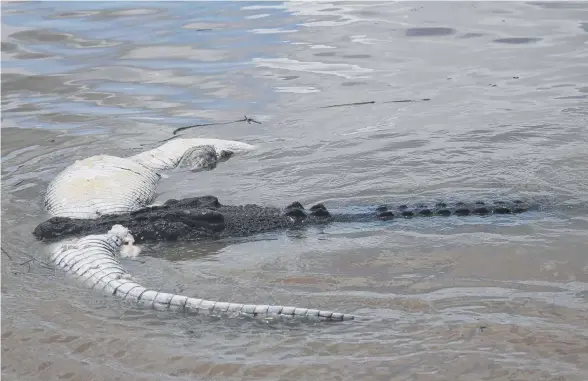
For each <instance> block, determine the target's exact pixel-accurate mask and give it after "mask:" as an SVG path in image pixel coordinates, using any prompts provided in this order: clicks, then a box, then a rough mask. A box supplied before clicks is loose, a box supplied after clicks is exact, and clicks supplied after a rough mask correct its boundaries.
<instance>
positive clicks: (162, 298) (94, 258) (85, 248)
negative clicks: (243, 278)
mask: <svg viewBox="0 0 588 381" xmlns="http://www.w3.org/2000/svg"><path fill="white" fill-rule="evenodd" d="M132 243H133V237H132V235H131V234H130V233H129V232H128V229H126V228H124V227H123V226H121V225H115V226H113V228H112V229H111V230H110V231H109V232H108V233H107V234H100V235H89V236H85V237H83V238H80V239H76V240H72V241H69V242H64V243H59V244H57V245H56V247H55V248H54V249H53V250H52V253H51V260H52V261H53V262H54V264H55V265H56V266H57V267H59V268H61V269H63V270H64V271H66V272H67V273H68V274H69V275H70V276H74V277H76V278H77V279H78V280H79V281H81V282H83V283H84V284H85V286H86V287H89V288H92V289H95V290H98V291H102V292H104V293H107V294H112V295H116V296H118V297H120V298H123V299H125V300H129V301H132V302H135V303H137V304H139V305H146V306H149V307H152V308H154V309H156V310H170V311H180V312H186V313H192V314H202V313H208V314H231V315H232V314H238V315H240V314H244V315H249V316H256V317H268V316H285V317H295V318H297V317H304V318H318V319H321V320H337V321H343V320H353V319H354V317H353V316H352V315H349V314H343V313H338V312H332V311H322V310H317V309H309V308H299V307H290V306H279V305H255V304H241V303H229V302H218V301H213V300H205V299H199V298H193V297H188V296H183V295H176V294H170V293H165V292H160V291H155V290H151V289H148V288H146V287H143V286H141V285H140V284H138V283H136V282H134V281H133V280H131V279H130V274H129V273H127V272H126V271H125V269H124V268H123V267H122V265H121V263H120V262H119V260H118V258H117V253H118V252H119V251H120V250H121V248H122V247H124V246H123V245H125V244H131V245H132Z"/></svg>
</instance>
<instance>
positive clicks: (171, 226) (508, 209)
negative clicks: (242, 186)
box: [33, 196, 529, 243]
mask: <svg viewBox="0 0 588 381" xmlns="http://www.w3.org/2000/svg"><path fill="white" fill-rule="evenodd" d="M528 209H529V206H528V205H526V204H525V203H524V202H522V201H520V200H514V201H509V202H504V201H495V202H491V203H488V202H486V203H485V202H482V201H478V202H474V203H463V202H457V203H453V204H449V203H444V202H439V203H435V204H430V205H426V204H415V205H399V206H389V205H381V206H378V207H377V208H374V210H373V212H368V213H347V214H345V213H340V214H339V213H337V214H332V213H330V212H329V211H328V210H327V208H326V207H325V206H324V205H323V204H317V205H314V206H312V207H311V208H309V209H308V210H307V209H305V208H304V207H303V206H302V205H301V204H300V203H299V202H294V203H292V204H290V205H289V206H287V207H286V208H284V209H279V208H276V207H265V206H260V205H254V204H251V205H238V206H235V205H221V204H220V203H219V202H218V199H217V198H216V197H214V196H204V197H193V198H186V199H182V200H169V201H167V202H166V203H165V204H164V205H162V206H154V207H147V208H143V209H140V210H137V211H134V212H131V213H126V214H120V215H105V216H102V217H100V218H98V219H91V220H89V219H73V218H65V217H53V218H51V219H49V220H47V221H45V222H43V223H41V224H40V225H38V226H37V227H36V228H35V231H34V232H33V234H34V235H35V236H36V237H37V238H38V239H42V240H56V239H63V238H67V237H70V236H80V235H88V234H102V233H105V232H107V231H108V230H110V229H111V228H112V226H113V225H115V224H120V225H123V226H125V227H126V228H128V229H129V230H130V231H131V233H132V234H133V236H134V237H135V241H136V242H137V243H140V242H147V241H194V240H196V241H197V240H215V239H221V238H229V237H247V236H252V235H255V234H259V233H265V232H271V231H279V230H286V229H290V228H295V227H303V226H310V225H318V224H327V223H330V222H369V221H377V220H392V219H398V218H412V217H433V216H440V217H442V216H452V215H455V216H468V215H491V214H515V213H522V212H525V211H527V210H528Z"/></svg>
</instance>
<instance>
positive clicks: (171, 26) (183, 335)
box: [2, 2, 588, 381]
mask: <svg viewBox="0 0 588 381" xmlns="http://www.w3.org/2000/svg"><path fill="white" fill-rule="evenodd" d="M587 19H588V6H587V5H586V4H584V3H580V2H574V3H561V2H558V3H522V2H516V3H515V2H513V3H507V2H504V3H499V2H487V3H480V2H476V3H467V2H453V3H436V2H435V3H433V2H426V3H412V2H390V3H384V2H379V3H368V2H356V3H353V2H342V3H332V4H331V3H325V2H320V3H316V4H314V3H310V2H304V3H268V2H259V3H246V2H209V3H207V2H177V3H176V2H166V3H157V2H146V3H139V2H128V3H124V2H105V3H97V2H60V3H52V2H43V3H28V2H22V3H20V2H15V3H3V4H2V248H3V249H4V250H5V252H6V253H3V254H2V268H3V272H2V375H3V378H5V379H6V380H62V379H65V380H90V379H96V380H117V379H119V380H122V379H125V380H191V379H217V380H227V379H265V380H275V379H280V380H300V379H313V380H315V379H321V378H323V379H329V380H331V379H333V380H336V379H338V380H391V379H393V380H406V379H415V380H448V379H451V380H513V379H521V380H558V381H560V380H585V379H587V378H588V367H587V366H586V364H588V323H587V321H588V256H587V255H586V253H588V234H587V231H588V197H587V195H586V189H587V186H588V180H587V179H588V159H587V156H586V152H587V149H588V132H587V129H586V127H587V125H588V123H587V122H588V108H587V107H586V105H587V104H588V103H587V97H588V76H587V74H586V73H588V71H587V70H588V64H587V62H588V50H587V44H588V29H587V27H586V25H587V24H586V20H587ZM423 98H427V99H430V100H429V101H422V102H410V103H384V102H386V101H393V100H403V99H423ZM369 101H375V103H371V104H364V105H358V106H348V107H334V108H321V107H323V106H329V105H336V104H342V103H353V102H369ZM243 115H247V116H249V117H253V118H255V119H256V120H258V121H261V122H262V123H261V124H256V123H251V124H247V123H243V122H241V123H233V124H223V125H211V126H205V127H200V128H194V129H190V130H186V131H183V132H182V133H181V134H182V136H185V137H215V138H223V139H235V140H241V141H246V142H249V143H251V144H254V145H256V147H257V148H256V150H255V151H253V152H250V153H247V154H245V155H241V156H239V157H235V158H233V159H231V160H229V161H228V162H226V163H223V164H222V165H220V166H219V167H218V168H216V169H215V170H213V171H211V172H206V173H198V174H196V175H193V176H185V175H180V174H171V175H170V178H168V179H166V180H165V181H164V182H162V184H161V186H160V188H159V189H158V191H159V194H158V200H166V199H169V198H172V197H173V198H178V197H188V196H194V195H204V194H214V195H216V196H217V197H219V199H220V201H221V202H222V203H226V204H235V203H238V204H242V203H260V204H272V205H278V206H283V205H287V204H288V203H290V202H292V201H294V200H298V201H300V202H302V203H303V204H311V203H316V202H323V203H325V204H326V205H327V206H328V207H330V208H349V207H358V208H362V207H366V206H368V205H375V204H379V203H383V202H392V203H403V202H406V201H411V200H417V199H418V200H434V199H438V198H452V199H454V198H462V199H468V200H470V199H474V198H501V197H503V198H541V199H544V200H548V203H547V204H548V206H549V207H548V208H545V210H541V211H538V212H534V213H529V214H527V215H519V216H516V217H515V216H506V217H498V216H496V217H490V218H479V217H469V218H463V219H457V218H449V219H420V220H417V219H414V220H405V221H397V222H394V223H391V224H387V225H382V224H372V225H369V226H368V225H366V226H359V225H334V226H330V227H327V228H325V229H309V230H307V231H302V232H296V233H284V234H275V235H269V236H265V237H260V239H254V240H247V241H244V242H216V243H209V244H198V245H195V244H176V245H164V244H160V245H154V246H149V247H146V249H145V251H144V255H143V256H142V257H141V258H140V260H136V261H125V262H124V265H125V266H126V267H127V268H128V269H129V271H130V272H131V273H132V274H134V275H135V276H136V278H137V279H138V280H139V281H141V282H142V283H144V284H146V285H150V286H153V287H160V288H162V289H165V290H166V291H169V292H181V293H183V294H185V295H195V296H199V297H207V298H215V299H219V300H231V301H235V302H237V301H246V302H251V303H279V304H286V305H300V306H308V307H320V308H323V309H332V310H337V311H342V312H347V313H353V314H356V315H357V316H358V317H359V319H358V320H357V321H355V322H350V323H344V324H310V323H290V324H282V323H281V324H277V323H272V324H268V323H264V322H258V321H251V320H248V319H237V320H230V319H212V318H206V317H184V316H181V315H178V314H169V313H157V312H153V311H148V310H142V309H138V308H132V307H130V306H128V305H125V304H122V303H119V302H118V301H116V300H113V299H112V298H109V297H104V298H103V297H101V296H98V295H96V294H94V293H92V292H90V291H87V290H82V289H80V288H79V287H78V286H77V285H76V284H74V283H72V282H70V281H68V279H67V278H66V277H65V276H64V275H63V274H62V273H61V272H57V271H54V270H51V269H50V268H49V269H47V268H44V267H43V266H42V265H41V264H39V263H38V261H41V260H43V252H42V250H43V248H44V246H43V245H41V244H40V243H38V242H36V241H35V240H34V239H33V237H32V235H31V231H32V230H33V228H34V227H35V226H36V225H37V224H38V223H39V222H41V221H43V220H44V219H46V218H47V216H46V214H45V212H44V211H43V202H42V200H43V194H44V191H45V188H46V186H47V184H48V182H49V181H50V180H51V179H52V178H53V177H54V176H55V175H56V174H57V173H59V171H61V170H62V169H64V168H65V167H67V166H68V165H70V164H71V163H73V161H74V160H76V159H81V158H84V157H87V156H90V155H94V154H99V153H108V154H113V155H127V154H131V153H134V152H137V151H140V150H144V149H147V148H150V147H153V146H155V145H157V144H158V142H159V141H161V140H163V139H167V138H169V137H171V136H172V132H173V131H174V129H176V128H178V127H181V126H185V125H190V124H197V123H206V122H227V121H234V120H239V119H242V118H243ZM31 255H32V256H33V257H32V258H36V259H37V261H35V262H29V263H24V264H21V263H23V262H27V261H29V260H30V258H31V257H30V256H31ZM8 256H10V258H9V257H8Z"/></svg>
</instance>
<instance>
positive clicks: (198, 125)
mask: <svg viewBox="0 0 588 381" xmlns="http://www.w3.org/2000/svg"><path fill="white" fill-rule="evenodd" d="M239 122H247V123H248V124H251V123H257V124H261V122H258V121H257V120H255V119H252V118H249V117H248V116H247V115H245V117H244V118H243V119H239V120H233V121H230V122H216V123H202V124H193V125H191V126H185V127H180V128H176V129H175V130H174V132H173V134H174V135H176V134H177V133H178V132H180V131H184V130H187V129H189V128H194V127H206V126H222V125H225V124H231V123H239Z"/></svg>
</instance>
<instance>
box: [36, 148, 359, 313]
mask: <svg viewBox="0 0 588 381" xmlns="http://www.w3.org/2000/svg"><path fill="white" fill-rule="evenodd" d="M253 148H254V147H253V146H252V145H249V144H247V143H243V142H238V141H231V140H219V139H183V138H178V139H174V140H171V141H168V142H167V143H165V144H163V145H161V146H159V147H157V148H154V149H152V150H148V151H145V152H141V153H139V154H137V155H133V156H129V157H117V156H109V155H97V156H92V157H89V158H86V159H83V160H78V161H76V162H75V163H74V164H72V165H70V166H69V167H67V168H65V169H64V170H63V171H62V172H61V173H59V174H58V175H57V176H56V177H55V178H54V179H53V180H52V181H51V182H50V183H49V185H48V187H47V192H46V194H45V200H44V203H45V208H46V210H47V211H48V212H49V214H50V215H51V216H52V219H50V220H49V221H51V222H50V223H49V224H50V225H55V226H59V225H60V222H59V221H62V222H65V221H74V224H76V223H77V226H96V228H90V229H82V230H81V231H79V232H78V233H81V236H80V237H65V236H66V234H61V237H60V238H62V239H61V240H59V241H58V242H53V243H51V244H50V245H49V250H48V251H49V256H50V258H51V260H52V262H53V263H54V264H55V266H57V267H58V268H61V269H63V270H64V271H65V272H66V273H67V274H68V275H70V276H71V277H72V278H74V279H77V280H78V281H80V282H81V283H82V284H84V285H85V286H86V287H89V288H92V289H94V290H98V291H102V292H105V293H107V294H110V295H114V296H118V297H119V298H122V299H124V300H130V301H132V302H135V303H137V304H140V305H147V306H149V307H152V308H155V309H163V310H176V311H181V312H186V313H197V314H202V313H209V314H229V315H235V314H236V315H239V316H241V315H246V316H253V317H272V318H278V317H279V318H282V317H283V318H295V317H296V318H309V319H319V320H329V321H345V320H353V319H354V316H353V315H350V314H344V313H340V312H332V311H326V310H319V309H312V308H301V307H290V306H281V305H264V304H261V305H256V304H242V303H232V302H219V301H212V300H204V299H200V298H196V297H189V296H183V295H176V294H171V293H166V292H161V291H156V290H152V289H150V288H148V287H144V286H142V285H140V284H138V283H136V282H135V281H134V280H133V278H132V276H131V275H130V274H129V273H128V272H127V271H126V270H125V269H124V267H123V266H122V263H121V261H120V258H122V257H135V256H137V255H138V254H139V253H140V248H139V247H138V246H136V245H135V243H136V242H135V241H136V239H139V240H140V239H143V240H144V239H146V238H148V237H149V234H151V235H152V236H153V235H155V236H156V235H157V234H163V235H166V234H168V233H169V234H176V233H174V232H176V231H178V227H179V226H180V224H177V223H175V222H174V221H173V219H174V218H176V219H177V218H178V217H180V216H181V215H182V214H181V213H175V214H170V213H169V212H168V211H165V212H163V214H161V216H162V218H161V219H159V222H157V223H155V224H152V225H151V227H152V230H151V231H150V232H149V231H148V230H146V231H145V232H144V233H141V232H140V231H139V230H137V229H138V227H139V226H141V223H140V222H141V215H142V213H143V212H144V211H146V210H154V211H156V210H157V207H154V208H151V209H149V208H148V209H145V208H146V207H148V206H149V205H150V204H151V203H152V202H153V200H154V198H155V191H156V187H157V184H158V183H159V181H160V180H161V178H162V175H161V172H163V171H166V170H175V169H180V170H188V171H193V172H197V171H201V170H211V169H213V168H215V167H216V165H217V163H219V162H222V161H225V160H227V159H229V158H230V157H232V156H233V155H235V154H239V153H242V152H247V151H250V150H252V149H253ZM217 201H218V200H217ZM170 204H174V203H173V202H171V203H168V205H166V206H170ZM176 204H180V205H181V202H177V203H176ZM178 206H179V205H178ZM164 208H165V206H164ZM221 209H222V208H221ZM246 209H247V208H246ZM223 211H224V210H223ZM205 213H206V215H205V218H204V219H202V221H203V222H204V225H206V226H207V227H206V228H207V229H208V228H210V227H211V226H212V225H215V224H216V222H217V221H220V222H222V221H223V220H224V218H223V219H219V212H218V211H212V210H210V211H208V212H205ZM215 213H216V214H215ZM156 215H157V214H156ZM164 215H165V217H164ZM235 215H239V214H238V213H235ZM117 216H120V218H121V221H120V222H123V224H124V225H129V226H130V227H132V229H133V232H131V231H130V229H129V227H127V226H124V225H123V224H121V223H117V222H114V219H116V218H117ZM243 216H244V215H242V217H243ZM125 217H127V218H125ZM135 217H136V218H135ZM170 219H172V220H171V221H170ZM184 220H186V219H184ZM188 220H189V219H188ZM82 221H83V222H82ZM101 221H104V222H105V223H104V224H101ZM84 223H85V224H86V225H84ZM162 224H163V228H162V230H161V232H159V233H158V231H159V227H160V226H161V225H162ZM41 225H43V224H41ZM107 225H108V229H106V228H105V229H103V228H104V227H106V226H107ZM204 225H203V226H204ZM44 226H47V225H44ZM165 226H169V227H170V228H169V229H167V228H166V227H165ZM166 229H167V230H166ZM66 230H67V229H66ZM40 231H43V228H38V229H35V232H36V233H35V234H39V232H40ZM47 231H51V229H49V230H47ZM53 231H55V230H53ZM148 232H149V234H148ZM94 233H95V234H94Z"/></svg>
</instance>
